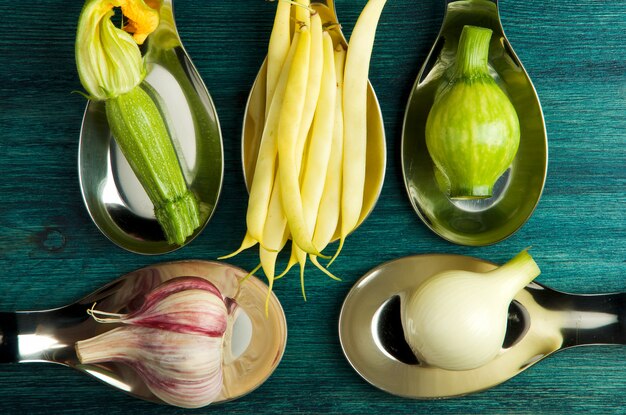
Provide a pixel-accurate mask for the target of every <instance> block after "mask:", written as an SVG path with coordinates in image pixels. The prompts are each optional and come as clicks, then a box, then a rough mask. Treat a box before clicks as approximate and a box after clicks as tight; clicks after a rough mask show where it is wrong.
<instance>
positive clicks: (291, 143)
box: [278, 27, 319, 255]
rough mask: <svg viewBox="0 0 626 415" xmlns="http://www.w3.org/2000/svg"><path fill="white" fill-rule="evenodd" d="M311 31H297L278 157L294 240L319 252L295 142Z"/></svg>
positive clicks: (282, 117)
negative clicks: (309, 224) (307, 214)
mask: <svg viewBox="0 0 626 415" xmlns="http://www.w3.org/2000/svg"><path fill="white" fill-rule="evenodd" d="M310 51H311V33H310V31H309V29H308V28H307V27H303V28H302V29H301V31H300V39H299V40H298V47H297V49H296V54H295V56H294V59H293V64H292V67H291V69H290V73H289V81H288V82H289V88H287V91H286V93H285V97H284V101H283V106H282V111H281V116H280V122H279V124H278V160H279V168H278V173H279V175H280V186H281V196H282V203H283V209H284V212H285V216H286V217H287V223H288V225H289V231H290V233H291V235H292V238H293V240H294V242H295V243H296V244H297V245H298V246H299V247H300V248H301V249H303V250H304V251H306V252H308V253H315V254H316V255H319V252H317V249H315V247H314V246H313V243H312V236H311V232H308V230H307V227H306V223H305V221H304V213H303V208H302V199H301V197H300V183H299V180H298V168H297V164H296V163H297V161H296V154H295V153H296V143H297V139H298V131H299V126H300V122H299V121H300V120H301V118H302V111H303V108H304V100H305V94H306V88H307V81H308V72H309V61H310Z"/></svg>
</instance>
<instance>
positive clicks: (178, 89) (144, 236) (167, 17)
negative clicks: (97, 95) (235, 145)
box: [78, 0, 224, 254]
mask: <svg viewBox="0 0 626 415" xmlns="http://www.w3.org/2000/svg"><path fill="white" fill-rule="evenodd" d="M144 52H145V55H144V56H145V57H144V59H145V62H146V67H147V76H146V78H145V80H144V83H143V85H144V87H145V88H146V90H147V91H148V93H149V94H150V95H151V96H152V97H153V99H155V100H156V101H157V102H158V103H159V106H160V109H161V111H162V113H163V115H164V119H165V121H166V124H167V126H168V129H169V132H170V136H171V137H172V142H173V144H174V149H175V151H176V153H177V156H178V161H179V163H180V167H181V169H182V172H183V176H184V178H185V181H186V182H187V186H188V187H189V189H190V190H191V191H192V192H193V193H194V194H195V195H196V197H197V199H198V202H199V208H200V222H201V225H200V226H199V227H198V228H197V229H196V230H195V232H194V233H193V235H191V236H190V237H189V238H187V241H186V242H185V244H187V243H189V242H191V241H192V240H193V239H194V238H195V237H196V236H198V235H199V234H200V232H202V230H203V229H204V227H205V226H206V224H207V223H208V221H209V219H210V218H211V216H212V214H213V212H214V210H215V206H216V204H217V201H218V198H219V194H220V190H221V187H222V179H223V171H224V161H223V160H224V157H223V149H222V137H221V131H220V126H219V121H218V118H217V113H216V111H215V107H214V105H213V101H212V100H211V97H210V95H209V93H208V91H207V89H206V87H205V85H204V83H203V82H202V79H201V78H200V75H199V73H198V72H197V70H196V69H195V67H194V66H193V63H192V62H191V60H190V59H189V56H188V55H187V53H186V52H185V49H184V48H183V45H182V43H181V41H180V37H179V36H178V32H177V30H176V25H175V23H174V15H173V10H172V1H171V0H163V1H162V2H161V6H160V23H159V26H158V28H157V29H156V30H155V31H154V32H153V33H152V34H151V35H150V36H149V37H148V39H147V41H146V43H145V44H144ZM78 172H79V179H80V187H81V192H82V195H83V200H84V202H85V206H86V207H87V210H88V212H89V215H90V216H91V219H92V220H93V222H94V223H95V224H96V226H97V227H98V228H99V229H100V231H101V232H102V233H103V234H104V235H105V236H106V237H107V238H109V239H110V240H111V241H112V242H113V243H115V244H116V245H118V246H120V247H122V248H124V249H126V250H128V251H131V252H135V253H140V254H163V253H167V252H171V251H174V250H176V249H178V248H180V246H178V245H173V244H169V243H168V242H167V240H166V239H165V236H164V234H163V231H162V230H161V227H160V225H159V223H158V222H157V220H156V218H155V216H154V212H153V210H154V207H153V205H152V202H151V201H150V199H149V198H148V196H147V194H146V192H145V191H144V189H143V188H142V187H141V184H140V183H139V181H138V180H137V177H136V176H135V174H134V173H133V171H132V170H131V168H130V165H129V164H128V162H127V161H126V158H125V157H124V155H123V154H122V153H121V151H120V149H119V147H118V146H117V145H116V144H115V140H114V138H113V136H112V134H111V131H110V130H109V127H108V124H107V119H106V114H105V110H104V103H103V102H96V101H89V102H88V104H87V108H86V109H85V114H84V116H83V124H82V128H81V132H80V143H79V149H78Z"/></svg>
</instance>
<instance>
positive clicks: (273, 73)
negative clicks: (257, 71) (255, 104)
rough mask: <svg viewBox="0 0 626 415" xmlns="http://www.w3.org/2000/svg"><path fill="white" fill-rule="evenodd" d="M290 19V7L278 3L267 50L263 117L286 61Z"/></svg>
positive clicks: (287, 4) (289, 41) (289, 42)
mask: <svg viewBox="0 0 626 415" xmlns="http://www.w3.org/2000/svg"><path fill="white" fill-rule="evenodd" d="M290 18H291V5H290V4H289V3H287V2H285V1H279V2H278V6H277V9H276V17H275V18H274V27H273V29H272V35H271V36H270V44H269V47H268V49H267V83H266V85H267V91H266V94H265V97H266V100H265V113H266V114H265V115H267V112H268V111H269V109H270V105H271V103H272V98H273V97H274V91H275V90H276V84H278V79H279V77H280V72H281V70H282V68H283V63H284V62H285V59H287V54H288V53H289V46H290V44H291V33H290V31H289V19H290Z"/></svg>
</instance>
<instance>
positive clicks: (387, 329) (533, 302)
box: [339, 254, 626, 399]
mask: <svg viewBox="0 0 626 415" xmlns="http://www.w3.org/2000/svg"><path fill="white" fill-rule="evenodd" d="M494 268H496V265H495V264H493V263H490V262H487V261H484V260H480V259H476V258H470V257H465V256H459V255H441V254H434V255H415V256H409V257H405V258H400V259H397V260H394V261H390V262H387V263H384V264H382V265H380V266H378V267H376V268H374V269H372V270H371V271H369V272H368V273H367V274H365V276H363V277H362V278H361V279H360V280H359V281H357V282H356V284H355V285H354V287H353V288H352V290H351V291H350V292H349V293H348V296H347V297H346V299H345V301H344V304H343V307H342V309H341V315H340V317H339V337H340V340H341V346H342V348H343V351H344V354H345V355H346V358H347V359H348V361H349V362H350V364H351V365H352V367H353V368H354V369H355V370H356V371H357V372H358V373H359V374H360V375H361V376H362V377H363V378H364V379H365V380H366V381H368V382H369V383H371V384H372V385H374V386H376V387H377V388H380V389H382V390H384V391H386V392H389V393H392V394H394V395H399V396H403V397H408V398H417V399H435V398H449V397H455V396H462V395H467V394H470V393H474V392H479V391H482V390H485V389H488V388H491V387H493V386H496V385H498V384H500V383H502V382H505V381H506V380H508V379H510V378H512V377H513V376H516V375H518V374H519V373H521V372H522V371H524V370H526V369H528V368H529V367H530V366H532V365H534V364H535V363H537V362H539V361H541V360H542V359H544V358H546V357H548V356H550V355H551V354H553V353H555V352H557V351H559V350H563V349H566V348H570V347H574V346H582V345H589V344H621V345H626V293H615V294H601V295H574V294H566V293H562V292H559V291H555V290H552V289H550V288H549V287H546V286H544V285H542V284H539V283H536V282H532V283H530V284H529V285H527V286H526V288H524V289H523V290H522V291H520V292H519V293H518V294H517V295H516V296H515V299H514V301H513V302H512V303H511V305H510V307H509V315H508V322H507V333H506V336H505V339H504V343H503V345H502V348H501V351H500V353H499V354H498V356H497V357H496V358H495V359H494V360H492V361H491V362H489V363H487V364H485V365H484V366H481V367H479V368H476V369H472V370H464V371H451V370H445V369H440V368H438V367H434V366H429V365H428V364H426V363H424V362H419V361H418V359H417V358H416V357H415V355H414V354H413V352H412V351H411V349H410V347H409V345H408V344H407V343H406V341H405V339H404V332H403V329H402V323H401V309H402V303H403V301H404V299H405V296H406V295H407V294H408V293H409V292H411V291H412V290H414V289H416V288H417V287H418V286H419V285H420V284H421V283H423V282H424V281H425V280H426V279H428V278H429V277H431V276H432V275H434V274H437V273H440V272H443V271H448V270H455V269H456V270H465V271H472V272H487V271H490V270H493V269H494Z"/></svg>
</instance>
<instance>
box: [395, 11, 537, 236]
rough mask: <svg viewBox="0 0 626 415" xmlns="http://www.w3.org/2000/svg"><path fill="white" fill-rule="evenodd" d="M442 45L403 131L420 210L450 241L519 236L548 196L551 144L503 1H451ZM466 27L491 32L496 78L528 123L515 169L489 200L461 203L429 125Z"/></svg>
mask: <svg viewBox="0 0 626 415" xmlns="http://www.w3.org/2000/svg"><path fill="white" fill-rule="evenodd" d="M446 5H447V8H446V15H445V18H444V21H443V24H442V27H441V30H440V32H439V35H438V36H437V39H436V41H435V43H434V45H433V47H432V49H431V51H430V53H429V55H428V57H427V59H426V62H425V63H424V65H423V66H422V68H421V70H420V72H419V74H418V76H417V80H416V81H415V85H414V86H413V90H412V92H411V95H410V97H409V101H408V104H407V108H406V112H405V117H404V125H403V131H402V142H401V157H402V173H403V176H404V183H405V187H406V191H407V193H408V196H409V199H410V201H411V204H412V205H413V208H414V209H415V211H416V212H417V214H418V216H419V217H420V218H421V219H422V221H423V222H424V223H425V224H426V225H427V226H428V227H429V228H430V229H431V230H432V231H434V232H435V233H436V234H438V235H439V236H441V237H443V238H444V239H446V240H448V241H450V242H454V243H457V244H462V245H471V246H480V245H489V244H493V243H496V242H499V241H501V240H503V239H505V238H507V237H509V236H510V235H512V234H513V233H515V232H516V231H517V230H518V229H519V228H520V227H521V226H522V225H523V224H524V223H525V222H526V221H527V220H528V219H529V218H530V216H531V215H532V213H533V211H534V209H535V207H536V206H537V204H538V203H539V199H540V197H541V193H542V191H543V187H544V183H545V179H546V174H547V164H548V144H547V136H546V129H545V122H544V118H543V113H542V111H541V105H540V103H539V99H538V97H537V93H536V91H535V89H534V86H533V84H532V82H531V80H530V78H529V77H528V74H527V73H526V71H525V70H524V67H523V66H522V63H521V62H520V60H519V59H518V57H517V55H516V54H515V52H514V51H513V48H512V47H511V45H510V44H509V41H508V39H507V38H506V36H505V35H504V31H503V29H502V24H501V22H500V16H499V13H498V7H497V1H495V0H448V1H446ZM465 25H473V26H480V27H484V28H488V29H491V30H492V31H493V35H492V37H491V44H490V47H489V68H490V72H491V75H492V76H493V77H494V79H495V80H496V82H497V83H498V84H499V86H500V87H501V88H502V90H503V91H504V92H505V93H506V94H507V95H508V97H509V99H510V100H511V103H512V104H513V106H514V107H515V110H516V112H517V115H518V118H519V122H520V132H521V137H520V145H519V149H518V151H517V155H516V157H515V159H514V160H513V162H512V164H511V166H510V167H509V169H508V170H507V171H506V172H505V173H504V174H503V175H502V176H501V177H500V178H499V179H498V181H497V182H496V184H495V186H494V189H493V196H492V197H490V198H487V199H470V200H454V199H451V198H449V197H448V196H447V195H446V189H445V187H446V185H445V183H444V180H445V178H444V179H443V180H442V177H441V175H440V174H438V173H437V172H435V170H436V169H435V167H434V163H433V161H432V159H431V157H430V154H429V153H428V149H427V147H426V139H425V128H426V120H427V117H428V114H429V112H430V109H431V107H432V105H433V101H434V97H435V93H436V91H437V88H438V87H439V86H440V85H441V84H442V82H445V78H446V76H447V75H446V71H447V70H448V68H450V66H451V65H452V64H453V63H454V57H455V56H456V50H457V46H458V40H459V37H460V34H461V31H462V29H463V26H465Z"/></svg>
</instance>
